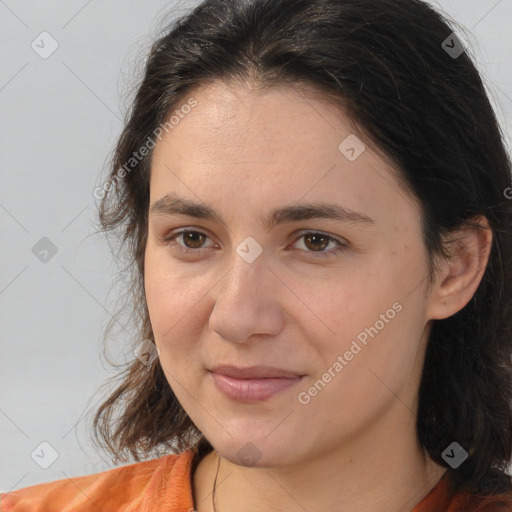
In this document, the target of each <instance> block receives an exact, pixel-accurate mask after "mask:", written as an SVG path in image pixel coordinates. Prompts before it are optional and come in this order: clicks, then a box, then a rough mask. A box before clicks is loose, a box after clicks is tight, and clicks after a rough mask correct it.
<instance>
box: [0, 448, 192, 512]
mask: <svg viewBox="0 0 512 512" xmlns="http://www.w3.org/2000/svg"><path fill="white" fill-rule="evenodd" d="M190 460H191V452H189V451H187V452H183V453H181V454H169V455H165V456H163V457H160V458H158V459H152V460H148V461H143V462H137V463H135V464H129V465H126V466H121V467H117V468H114V469H110V470H108V471H103V472H101V473H95V474H93V475H87V476H79V477H69V478H63V479H60V480H55V481H53V482H47V483H43V484H38V485H33V486H30V487H25V488H22V489H18V490H15V491H11V492H8V493H2V494H0V510H2V512H28V511H30V512H68V511H69V512H71V511H73V512H86V511H87V512H89V511H90V510H105V511H107V510H108V511H109V512H117V511H119V512H120V511H123V512H129V511H143V510H148V511H149V510H152V511H153V510H154V511H157V510H160V509H159V508H158V507H155V504H159V499H160V497H164V499H163V502H168V501H169V500H172V499H173V492H174V498H175V499H177V500H178V501H179V500H181V501H187V502H188V499H189V498H190V499H191V493H190V492H189V490H190V489H189V488H188V487H187V485H188V482H189V481H190V479H189V470H190ZM166 494H167V495H166ZM189 495H190V496H189ZM162 504H165V505H167V503H162ZM162 510H164V509H162Z"/></svg>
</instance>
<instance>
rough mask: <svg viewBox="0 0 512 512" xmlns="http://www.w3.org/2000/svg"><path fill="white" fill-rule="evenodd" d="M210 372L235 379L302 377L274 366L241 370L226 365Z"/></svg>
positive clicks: (249, 367)
mask: <svg viewBox="0 0 512 512" xmlns="http://www.w3.org/2000/svg"><path fill="white" fill-rule="evenodd" d="M210 371H211V372H213V373H219V374H221V375H226V376H227V377H233V378H235V379H264V378H269V377H275V378H278V377H281V378H288V379H294V378H297V377H302V375H301V374H299V373H296V372H293V371H288V370H283V369H281V368H275V367H273V366H247V367H245V368H239V367H237V366H231V365H226V364H225V365H218V366H214V367H213V368H212V369H211V370H210Z"/></svg>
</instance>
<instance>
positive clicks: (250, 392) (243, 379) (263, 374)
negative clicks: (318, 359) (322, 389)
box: [209, 366, 304, 403]
mask: <svg viewBox="0 0 512 512" xmlns="http://www.w3.org/2000/svg"><path fill="white" fill-rule="evenodd" d="M209 372H210V375H211V376H212V379H213V382H214V384H215V386H216V387H217V389H218V390H219V391H220V392H221V393H223V394H224V395H225V396H226V397H228V398H230V399H232V400H236V401H238V402H246V403H250V402H261V401H263V400H267V399H269V398H271V397H272V396H274V395H276V394H278V393H280V392H282V391H284V390H286V389H289V388H290V387H292V386H295V385H296V384H297V383H299V382H300V381H301V380H302V378H303V377H304V375H299V374H296V373H293V372H290V371H288V370H283V369H280V368H274V367H270V366H251V367H247V368H237V367H235V366H216V367H214V368H213V369H212V370H209Z"/></svg>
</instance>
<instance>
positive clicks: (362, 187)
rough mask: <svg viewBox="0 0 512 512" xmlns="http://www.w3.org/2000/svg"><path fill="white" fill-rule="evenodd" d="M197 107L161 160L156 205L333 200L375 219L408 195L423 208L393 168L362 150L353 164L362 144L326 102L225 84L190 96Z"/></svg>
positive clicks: (298, 93) (284, 89) (155, 172)
mask: <svg viewBox="0 0 512 512" xmlns="http://www.w3.org/2000/svg"><path fill="white" fill-rule="evenodd" d="M190 98H194V99H195V100H196V101H197V106H195V107H194V108H193V109H191V111H190V113H188V114H186V115H184V116H183V117H182V119H181V120H180V122H179V123H178V124H177V125H175V126H174V128H173V129H172V130H170V131H169V133H166V134H164V136H163V138H162V140H161V141H160V142H158V143H157V146H156V148H155V150H154V153H153V156H152V162H151V164H152V165H151V196H152V202H154V201H155V200H156V199H158V198H159V197H160V196H162V195H164V194H166V193H168V192H178V193H179V194H180V195H182V196H184V195H185V196H187V195H188V196H189V197H193V195H196V196H198V197H199V198H203V197H205V198H206V197H208V198H212V199H213V200H215V199H216V201H217V204H221V203H224V204H226V203H227V204H229V203H232V202H234V201H235V198H237V200H238V201H243V202H244V204H246V205H247V206H248V205H249V204H254V205H255V206H257V205H258V204H261V203H262V202H264V203H269V202H272V201H274V202H278V203H280V204H279V205H277V204H276V206H281V205H282V203H283V200H284V199H286V202H287V203H289V202H290V201H293V200H294V199H295V200H296V201H299V200H300V199H301V198H304V199H308V200H319V199H325V200H329V201H331V202H334V201H337V202H339V203H342V204H343V205H344V206H345V207H347V208H351V209H357V210H361V209H365V208H367V209H368V215H370V216H372V215H371V213H370V211H372V210H373V211H374V212H375V209H376V208H378V207H379V206H380V207H381V208H384V209H387V210H390V205H393V204H395V205H398V203H397V197H396V196H397V195H400V196H401V197H402V200H404V199H405V201H406V202H408V203H409V205H410V207H416V204H414V201H413V198H412V197H410V196H409V195H408V194H406V192H405V191H404V190H403V189H402V187H401V186H400V184H399V182H398V180H397V178H396V174H397V171H396V169H395V168H394V167H393V166H392V164H391V163H390V161H389V160H387V159H385V158H383V157H382V156H381V155H377V154H376V153H374V152H373V151H371V150H370V148H369V147H368V146H366V147H365V146H364V145H362V144H361V147H356V149H357V150H358V151H361V153H360V154H359V156H358V157H357V158H356V159H355V160H351V159H348V158H347V155H346V154H345V153H343V151H342V149H341V148H343V144H344V141H346V140H349V141H357V140H359V137H357V135H355V133H354V132H355V128H354V126H353V124H352V123H351V121H350V118H349V117H348V116H347V115H345V113H344V112H343V110H342V109H341V108H337V107H336V106H335V105H334V103H333V102H332V100H329V99H328V97H326V96H325V95H323V94H322V93H319V92H314V91H311V90H301V89H300V88H297V87H289V86H279V87H272V88H267V89H264V90H260V89H258V88H256V87H255V86H252V85H251V84H250V83H248V84H246V85H243V84H238V83H237V84H233V83H225V82H221V81H216V82H212V83H210V84H207V85H203V86H201V87H199V88H197V89H195V90H192V91H190V92H189V94H188V95H186V96H185V98H184V100H183V103H184V102H186V101H188V100H189V99H190ZM177 108H179V107H177ZM354 137H355V138H354ZM361 142H362V141H361ZM356 144H357V142H356ZM340 145H341V146H340ZM361 148H363V149H361ZM157 196H158V197H157ZM306 196H307V197H306ZM391 209H392V208H391ZM402 213H403V212H402Z"/></svg>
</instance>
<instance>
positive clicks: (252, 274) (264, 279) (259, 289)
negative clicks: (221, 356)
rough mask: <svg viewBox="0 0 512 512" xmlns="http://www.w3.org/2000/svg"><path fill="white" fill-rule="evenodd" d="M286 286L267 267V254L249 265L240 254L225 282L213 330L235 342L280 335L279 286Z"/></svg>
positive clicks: (218, 297)
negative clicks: (277, 289)
mask: <svg viewBox="0 0 512 512" xmlns="http://www.w3.org/2000/svg"><path fill="white" fill-rule="evenodd" d="M278 286H282V284H281V283H280V281H279V279H277V277H276V276H275V275H274V274H273V271H272V270H271V269H270V268H268V267H267V265H266V262H265V259H264V257H263V254H262V255H260V256H259V257H258V258H257V259H256V260H255V261H253V262H252V263H247V262H246V261H245V260H244V259H243V258H241V257H240V256H239V255H238V254H237V253H236V252H235V253H234V256H233V261H232V265H231V268H230V270H229V271H228V273H227V274H226V275H225V277H224V278H223V279H222V280H221V282H220V283H219V286H218V287H215V290H217V295H216V297H215V305H214V307H213V310H212V312H211V314H210V320H209V327H210V329H211V330H212V331H214V332H215V333H217V334H218V335H219V336H221V338H223V339H225V340H227V341H231V342H234V343H243V342H245V341H250V339H254V337H258V336H269V335H270V336H276V335H277V334H278V333H279V332H280V331H281V329H282V328H283V326H284V317H283V311H282V307H283V304H282V303H281V301H280V298H281V297H282V296H283V295H282V294H281V293H276V287H278Z"/></svg>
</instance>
